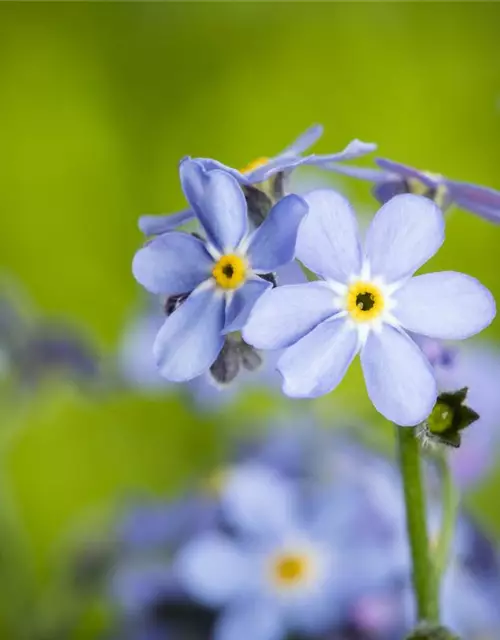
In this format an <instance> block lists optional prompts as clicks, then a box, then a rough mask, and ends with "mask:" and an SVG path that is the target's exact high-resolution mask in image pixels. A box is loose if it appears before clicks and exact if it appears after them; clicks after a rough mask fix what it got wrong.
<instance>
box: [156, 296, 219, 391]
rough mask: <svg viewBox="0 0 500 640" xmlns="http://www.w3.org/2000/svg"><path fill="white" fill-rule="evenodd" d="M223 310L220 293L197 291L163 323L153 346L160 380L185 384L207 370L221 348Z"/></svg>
mask: <svg viewBox="0 0 500 640" xmlns="http://www.w3.org/2000/svg"><path fill="white" fill-rule="evenodd" d="M202 287H204V285H202ZM224 308H225V300H224V297H223V296H221V295H220V293H219V292H217V291H215V290H214V289H207V288H202V289H197V290H196V291H194V292H193V293H192V294H191V295H190V296H189V298H188V299H187V300H186V301H185V302H184V303H183V304H182V305H181V306H180V307H179V308H178V309H176V311H174V313H173V314H172V315H171V316H169V317H168V318H167V319H166V320H165V323H164V324H163V327H162V328H161V329H160V331H159V333H158V335H157V336H156V340H155V343H154V345H153V353H154V356H155V359H156V362H157V364H158V367H159V369H160V373H161V374H162V376H164V377H165V378H166V379H167V380H171V381H172V382H186V381H187V380H192V379H193V378H196V376H199V375H201V374H202V373H204V372H205V371H207V370H208V369H209V368H210V366H211V365H212V364H213V362H214V361H215V359H216V358H217V356H218V355H219V353H220V350H221V349H222V345H223V344H224V336H223V335H222V329H223V327H224Z"/></svg>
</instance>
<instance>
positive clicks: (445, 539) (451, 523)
mask: <svg viewBox="0 0 500 640" xmlns="http://www.w3.org/2000/svg"><path fill="white" fill-rule="evenodd" d="M436 461H437V465H438V468H439V473H440V479H441V493H442V497H441V501H442V516H441V529H440V532H439V538H438V542H437V546H436V552H435V556H434V570H435V575H436V579H437V580H438V581H439V580H440V579H441V577H442V575H443V573H444V572H445V571H446V567H447V566H448V561H449V556H450V549H451V544H452V541H453V532H454V530H455V523H456V519H457V510H458V505H459V501H460V499H459V498H460V497H459V493H458V491H457V489H456V487H455V484H454V482H453V477H452V474H451V469H450V465H449V464H448V460H447V458H446V455H445V453H442V454H441V455H440V456H438V457H437V460H436Z"/></svg>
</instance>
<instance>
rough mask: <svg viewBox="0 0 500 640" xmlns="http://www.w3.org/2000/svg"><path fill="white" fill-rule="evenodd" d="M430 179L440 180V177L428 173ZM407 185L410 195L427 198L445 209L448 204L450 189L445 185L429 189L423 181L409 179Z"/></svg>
mask: <svg viewBox="0 0 500 640" xmlns="http://www.w3.org/2000/svg"><path fill="white" fill-rule="evenodd" d="M426 175H428V176H429V177H430V178H434V179H435V180H439V179H440V178H441V176H440V175H438V174H436V173H427V174H426ZM406 183H407V184H408V189H409V191H410V193H413V195H415V196H425V197H426V198H429V199H430V200H432V201H433V202H435V203H436V204H437V206H438V207H441V208H442V207H443V206H444V205H445V204H446V198H447V196H448V189H447V187H446V185H445V184H442V183H441V184H438V185H437V186H436V187H429V186H428V185H426V184H425V183H424V182H422V180H419V179H418V178H407V180H406Z"/></svg>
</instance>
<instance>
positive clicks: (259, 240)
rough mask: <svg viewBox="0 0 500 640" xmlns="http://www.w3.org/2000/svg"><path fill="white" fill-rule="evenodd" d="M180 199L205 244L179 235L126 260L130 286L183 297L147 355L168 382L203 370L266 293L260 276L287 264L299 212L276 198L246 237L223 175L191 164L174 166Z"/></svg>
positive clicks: (288, 200) (297, 202) (234, 187)
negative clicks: (193, 215) (136, 284)
mask: <svg viewBox="0 0 500 640" xmlns="http://www.w3.org/2000/svg"><path fill="white" fill-rule="evenodd" d="M180 177H181V182H182V187H183V190H184V193H185V195H186V198H187V199H188V201H189V203H190V205H191V207H192V209H193V210H194V211H195V213H196V216H197V218H198V220H199V222H200V225H201V226H202V228H203V230H204V232H205V235H206V240H202V239H200V238H197V237H195V236H193V235H190V234H187V233H182V232H169V233H164V234H162V235H160V236H157V237H156V238H154V239H153V240H151V241H150V242H149V243H147V244H146V245H145V246H144V247H143V248H142V249H140V250H139V251H138V252H137V253H136V255H135V257H134V261H133V272H134V275H135V277H136V279H137V280H138V281H139V282H140V283H141V284H142V285H143V286H144V287H145V288H146V289H147V290H148V291H150V292H151V293H154V294H163V295H167V296H175V295H179V294H183V295H185V294H189V295H188V297H187V298H186V300H185V301H184V302H183V303H182V304H181V305H180V306H178V307H177V308H176V309H175V310H174V311H173V313H171V315H169V316H168V317H167V319H166V320H165V322H164V324H163V326H162V328H161V329H160V331H159V333H158V335H157V337H156V340H155V344H154V347H153V351H154V354H155V358H156V362H157V364H158V367H159V369H160V372H161V374H162V375H163V376H164V377H165V378H166V379H167V380H171V381H173V382H184V381H187V380H191V379H193V378H195V377H197V376H199V375H201V374H202V373H204V372H205V371H207V370H208V369H209V368H210V366H211V365H212V364H213V362H214V361H215V360H216V358H217V356H218V355H219V353H220V352H221V350H222V347H223V345H224V341H225V336H226V334H228V333H230V332H232V331H238V330H240V329H241V328H242V326H243V325H244V323H245V322H246V319H247V317H248V314H249V312H250V310H251V308H252V307H253V305H254V304H255V302H256V301H257V300H258V298H259V297H260V296H261V295H262V294H263V293H264V292H265V291H266V290H267V289H268V288H269V287H270V286H271V283H270V282H269V281H268V280H266V279H264V278H263V277H261V276H262V275H266V274H267V273H269V272H272V271H274V270H275V269H277V268H278V267H280V266H282V265H285V264H287V263H289V262H291V261H292V260H293V258H294V254H295V244H296V238H297V231H298V228H299V225H300V223H301V222H302V219H303V217H304V215H305V214H306V212H307V205H306V203H305V202H304V200H302V199H301V198H299V197H298V196H295V195H290V196H287V197H285V198H283V199H282V200H281V201H280V202H279V203H278V204H277V205H275V206H274V207H273V209H272V210H271V212H270V213H269V216H268V217H267V219H266V221H265V222H264V223H263V224H262V225H261V226H260V227H259V228H258V229H257V230H255V231H254V232H249V226H248V217H247V206H246V201H245V197H244V195H243V192H242V190H241V187H240V186H239V185H238V183H237V181H236V180H235V178H234V177H233V176H231V175H230V174H229V173H227V172H224V171H219V170H214V171H209V172H207V171H205V170H204V169H203V167H202V166H201V165H200V164H199V163H197V162H195V161H192V160H185V161H183V162H182V163H181V165H180Z"/></svg>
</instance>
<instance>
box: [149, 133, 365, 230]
mask: <svg viewBox="0 0 500 640" xmlns="http://www.w3.org/2000/svg"><path fill="white" fill-rule="evenodd" d="M322 135H323V127H322V126H321V125H313V126H312V127H310V128H309V129H307V131H305V132H304V133H303V134H302V135H300V136H299V137H298V138H297V139H296V140H295V141H294V142H293V143H292V144H291V145H290V146H288V147H287V148H286V149H284V150H283V151H282V152H281V153H279V154H278V155H276V156H274V157H273V158H267V157H266V158H265V157H262V158H257V159H256V160H254V161H252V162H250V163H249V164H248V165H247V166H246V167H244V168H243V169H241V170H238V169H233V168H232V167H229V166H228V165H225V164H223V163H222V162H218V161H217V160H212V159H210V158H196V159H195V160H196V162H199V163H200V164H201V165H202V166H203V168H204V169H206V170H207V171H212V170H214V169H216V170H222V171H226V172H228V173H229V174H231V175H232V176H234V177H235V178H236V180H237V181H238V182H239V183H240V184H241V185H243V186H251V185H255V184H261V183H263V182H265V181H267V180H269V179H270V178H271V177H272V176H275V175H276V174H278V173H282V172H283V173H285V174H288V173H289V172H291V171H292V170H293V169H295V168H297V167H299V166H301V165H317V166H322V165H323V164H325V163H328V162H343V161H345V160H354V159H356V158H359V157H361V156H363V155H366V154H368V153H371V152H372V151H374V150H375V149H376V145H375V144H372V143H367V142H361V141H360V140H352V141H351V142H350V143H349V144H348V145H347V147H346V148H345V149H343V150H342V151H339V152H338V153H333V154H327V155H316V154H312V155H308V156H303V155H302V154H303V153H304V152H305V151H306V150H307V149H308V148H309V147H311V146H312V145H313V144H314V143H315V142H316V141H317V140H318V139H319V138H320V137H321V136H322ZM190 204H191V203H190ZM195 215H196V214H195V211H194V210H193V209H192V208H191V209H186V210H185V211H181V212H179V213H174V214H171V215H166V216H152V215H146V216H142V217H141V218H140V219H139V228H140V229H141V231H142V232H143V233H144V234H145V235H147V236H151V235H157V234H160V233H165V232H167V231H172V230H173V229H176V228H177V227H179V226H181V225H183V224H185V223H186V222H188V221H189V220H192V219H193V218H194V217H195Z"/></svg>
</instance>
